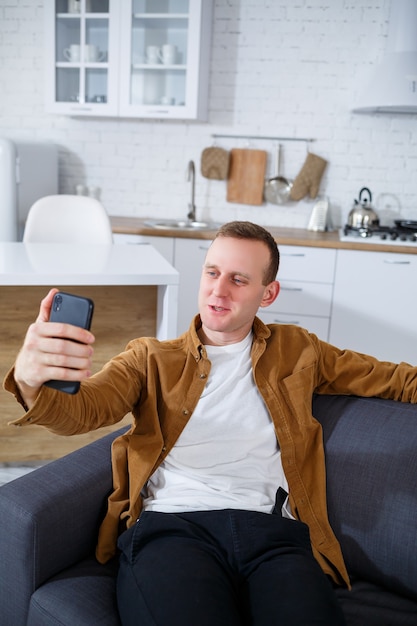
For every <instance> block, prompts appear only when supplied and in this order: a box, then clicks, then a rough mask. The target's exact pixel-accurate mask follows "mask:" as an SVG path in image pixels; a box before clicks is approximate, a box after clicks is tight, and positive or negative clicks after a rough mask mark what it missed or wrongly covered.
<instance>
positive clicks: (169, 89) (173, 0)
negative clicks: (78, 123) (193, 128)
mask: <svg viewBox="0 0 417 626" xmlns="http://www.w3.org/2000/svg"><path fill="white" fill-rule="evenodd" d="M45 8H46V29H47V30H46V37H45V39H46V44H47V65H48V82H47V84H48V88H47V110H48V111H50V112H55V113H63V114H69V115H94V116H97V115H103V116H121V117H150V118H152V117H153V118H173V119H205V118H206V115H207V100H208V93H207V92H208V75H209V62H210V41H211V23H212V0H123V1H120V0H119V1H117V0H47V2H46V7H45ZM51 59H52V64H51ZM51 65H52V71H51Z"/></svg>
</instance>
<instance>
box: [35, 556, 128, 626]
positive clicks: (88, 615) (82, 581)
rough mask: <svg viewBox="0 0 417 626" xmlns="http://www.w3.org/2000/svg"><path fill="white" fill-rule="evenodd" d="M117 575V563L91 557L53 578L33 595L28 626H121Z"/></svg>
mask: <svg viewBox="0 0 417 626" xmlns="http://www.w3.org/2000/svg"><path fill="white" fill-rule="evenodd" d="M116 573H117V559H115V560H114V562H112V563H109V564H106V565H101V564H100V563H98V562H97V561H96V560H95V558H94V557H91V558H90V559H86V560H84V561H81V562H80V563H78V564H77V565H75V566H73V567H71V568H69V569H67V570H65V571H64V572H62V573H61V574H58V575H57V576H54V577H53V578H51V579H50V580H49V581H48V582H46V583H45V584H44V585H42V586H41V587H39V589H37V590H36V591H35V592H34V594H33V595H32V598H31V601H30V607H29V616H28V622H27V626H75V625H76V626H120V620H119V614H118V612H117V605H116Z"/></svg>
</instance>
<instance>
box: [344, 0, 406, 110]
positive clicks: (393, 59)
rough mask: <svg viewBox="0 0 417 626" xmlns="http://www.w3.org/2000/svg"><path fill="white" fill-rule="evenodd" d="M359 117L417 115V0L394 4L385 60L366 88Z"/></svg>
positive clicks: (357, 106) (357, 105)
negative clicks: (381, 114)
mask: <svg viewBox="0 0 417 626" xmlns="http://www.w3.org/2000/svg"><path fill="white" fill-rule="evenodd" d="M353 111H354V112H355V113H417V0H391V15H390V23H389V30H388V42H387V50H386V53H385V56H384V58H383V60H382V61H381V63H380V64H379V65H378V66H377V67H376V68H374V70H373V71H372V72H371V74H370V76H369V78H368V80H367V81H366V82H365V83H364V84H363V85H362V88H361V92H360V94H359V95H358V98H357V102H356V103H355V105H354V107H353Z"/></svg>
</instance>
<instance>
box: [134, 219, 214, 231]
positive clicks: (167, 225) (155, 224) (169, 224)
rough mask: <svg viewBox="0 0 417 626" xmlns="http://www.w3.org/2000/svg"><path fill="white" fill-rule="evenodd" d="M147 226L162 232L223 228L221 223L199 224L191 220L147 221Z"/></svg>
mask: <svg viewBox="0 0 417 626" xmlns="http://www.w3.org/2000/svg"><path fill="white" fill-rule="evenodd" d="M144 224H145V226H150V227H151V228H157V229H160V230H171V229H172V230H195V231H197V230H218V229H219V228H220V226H221V224H220V223H219V222H198V221H191V220H170V219H167V220H164V219H160V220H146V221H145V222H144Z"/></svg>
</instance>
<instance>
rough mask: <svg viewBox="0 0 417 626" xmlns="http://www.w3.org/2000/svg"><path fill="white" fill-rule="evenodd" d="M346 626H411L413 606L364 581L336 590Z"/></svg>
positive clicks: (415, 604)
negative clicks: (350, 588)
mask: <svg viewBox="0 0 417 626" xmlns="http://www.w3.org/2000/svg"><path fill="white" fill-rule="evenodd" d="M336 596H337V599H338V601H339V604H340V605H341V607H342V610H343V615H344V616H345V620H346V626H415V624H416V616H417V602H415V601H414V600H410V599H409V598H405V597H404V596H400V595H398V594H395V593H390V592H389V591H388V590H387V589H385V588H384V587H379V586H377V585H373V584H372V583H368V582H365V581H357V582H353V584H352V590H351V591H348V590H347V589H342V588H340V589H337V590H336Z"/></svg>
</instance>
